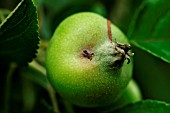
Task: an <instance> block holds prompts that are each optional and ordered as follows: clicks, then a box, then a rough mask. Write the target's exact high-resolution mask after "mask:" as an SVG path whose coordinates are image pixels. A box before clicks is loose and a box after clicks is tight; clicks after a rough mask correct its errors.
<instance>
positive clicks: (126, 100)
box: [98, 79, 142, 113]
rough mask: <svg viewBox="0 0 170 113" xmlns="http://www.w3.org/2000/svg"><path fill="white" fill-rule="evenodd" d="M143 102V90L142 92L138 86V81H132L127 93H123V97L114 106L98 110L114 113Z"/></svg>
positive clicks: (126, 90)
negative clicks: (132, 104) (129, 105)
mask: <svg viewBox="0 0 170 113" xmlns="http://www.w3.org/2000/svg"><path fill="white" fill-rule="evenodd" d="M141 100H142V93H141V90H140V88H139V86H138V84H137V83H136V81H135V80H133V79H132V80H131V81H130V82H129V84H128V86H127V88H126V89H125V91H124V92H123V94H122V96H121V97H119V99H118V100H117V101H116V102H114V103H113V104H111V105H109V106H105V107H102V108H98V110H99V111H100V112H101V113H102V112H103V113H104V112H112V111H114V110H117V109H120V108H122V107H124V106H126V105H128V104H130V103H135V102H138V101H141Z"/></svg>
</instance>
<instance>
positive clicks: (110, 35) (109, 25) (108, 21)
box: [107, 20, 112, 43]
mask: <svg viewBox="0 0 170 113" xmlns="http://www.w3.org/2000/svg"><path fill="white" fill-rule="evenodd" d="M107 29H108V32H107V33H108V36H109V40H110V42H111V43H112V32H111V22H110V20H107Z"/></svg>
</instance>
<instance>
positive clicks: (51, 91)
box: [30, 61, 60, 113]
mask: <svg viewBox="0 0 170 113" xmlns="http://www.w3.org/2000/svg"><path fill="white" fill-rule="evenodd" d="M30 66H31V67H33V68H35V69H37V70H38V71H40V72H41V73H42V74H43V75H44V76H46V70H45V68H44V67H43V66H41V65H40V64H38V63H37V62H36V61H33V62H31V63H30ZM47 91H48V93H49V96H50V99H51V103H52V106H53V110H54V113H60V111H59V108H58V101H57V98H56V95H55V90H54V89H53V87H52V86H51V84H50V83H49V81H48V79H47Z"/></svg>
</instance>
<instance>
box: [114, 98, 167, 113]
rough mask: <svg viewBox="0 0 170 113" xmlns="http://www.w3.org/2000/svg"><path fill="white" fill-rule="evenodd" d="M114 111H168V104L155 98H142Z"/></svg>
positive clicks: (159, 112) (150, 112) (157, 112)
mask: <svg viewBox="0 0 170 113" xmlns="http://www.w3.org/2000/svg"><path fill="white" fill-rule="evenodd" d="M115 113H170V104H167V103H165V102H162V101H157V100H143V101H140V102H137V103H134V104H129V105H128V106H126V107H124V108H122V109H120V110H118V111H116V112H115Z"/></svg>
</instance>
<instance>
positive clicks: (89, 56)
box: [81, 49, 94, 61]
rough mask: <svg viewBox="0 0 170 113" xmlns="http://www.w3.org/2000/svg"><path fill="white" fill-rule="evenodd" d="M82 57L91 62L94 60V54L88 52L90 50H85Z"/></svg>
mask: <svg viewBox="0 0 170 113" xmlns="http://www.w3.org/2000/svg"><path fill="white" fill-rule="evenodd" d="M81 55H82V56H83V57H85V58H87V59H89V60H90V61H91V60H92V57H93V56H94V53H93V52H91V51H90V50H88V49H84V50H83V51H82V53H81Z"/></svg>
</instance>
